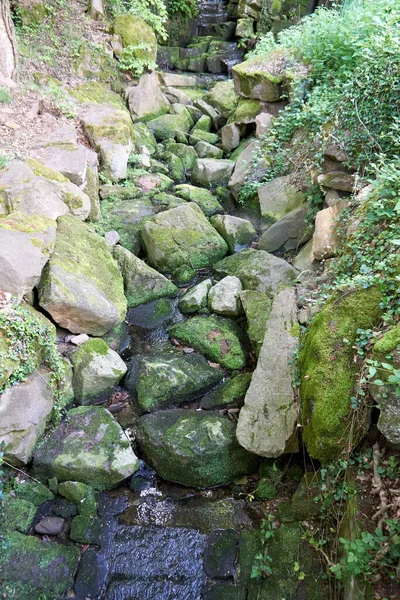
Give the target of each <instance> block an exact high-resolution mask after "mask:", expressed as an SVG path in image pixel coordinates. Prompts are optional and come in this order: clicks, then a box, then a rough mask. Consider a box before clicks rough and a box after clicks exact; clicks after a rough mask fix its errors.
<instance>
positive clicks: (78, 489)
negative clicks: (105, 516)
mask: <svg viewBox="0 0 400 600" xmlns="http://www.w3.org/2000/svg"><path fill="white" fill-rule="evenodd" d="M58 493H59V494H60V495H61V496H64V498H67V500H69V501H70V502H72V503H73V504H75V505H76V507H77V508H78V512H79V514H80V515H83V516H85V517H89V518H94V517H95V516H96V514H97V511H96V500H95V497H94V494H93V490H92V488H91V487H89V486H88V485H86V484H85V483H81V482H80V481H64V482H63V483H60V485H59V486H58Z"/></svg>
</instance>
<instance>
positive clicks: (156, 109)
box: [127, 72, 170, 121]
mask: <svg viewBox="0 0 400 600" xmlns="http://www.w3.org/2000/svg"><path fill="white" fill-rule="evenodd" d="M127 100H128V106H129V111H130V113H131V116H132V119H133V121H137V120H140V119H154V118H156V117H159V116H160V115H163V114H165V113H167V112H168V111H169V108H170V103H169V101H168V99H167V98H166V97H165V95H164V94H163V93H162V91H161V90H160V88H159V87H158V80H157V75H156V73H155V72H153V73H145V74H144V75H142V76H141V78H140V79H139V83H138V85H136V86H135V87H132V88H129V92H128V94H127Z"/></svg>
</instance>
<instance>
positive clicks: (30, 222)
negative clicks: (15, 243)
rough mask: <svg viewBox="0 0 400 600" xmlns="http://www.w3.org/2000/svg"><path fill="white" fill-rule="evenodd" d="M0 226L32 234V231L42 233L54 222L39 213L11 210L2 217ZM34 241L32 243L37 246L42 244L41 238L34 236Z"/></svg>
mask: <svg viewBox="0 0 400 600" xmlns="http://www.w3.org/2000/svg"><path fill="white" fill-rule="evenodd" d="M0 227H1V228H2V229H9V230H11V231H21V232H22V233H28V234H34V233H44V232H46V231H47V230H48V229H51V228H54V227H55V222H54V221H53V220H52V219H48V218H47V217H42V216H41V215H27V214H25V213H21V212H12V213H10V214H9V215H7V217H6V218H5V219H2V221H1V222H0ZM34 239H35V240H36V242H34V241H33V240H31V241H32V243H33V244H34V245H35V246H37V245H39V244H38V243H37V242H39V243H40V245H43V241H42V240H37V238H34Z"/></svg>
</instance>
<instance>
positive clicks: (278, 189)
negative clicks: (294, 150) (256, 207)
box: [257, 175, 305, 231]
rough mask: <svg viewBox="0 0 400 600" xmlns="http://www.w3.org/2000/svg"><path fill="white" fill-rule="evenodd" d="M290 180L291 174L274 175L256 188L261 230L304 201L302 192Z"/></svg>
mask: <svg viewBox="0 0 400 600" xmlns="http://www.w3.org/2000/svg"><path fill="white" fill-rule="evenodd" d="M292 182H293V176H292V175H284V176H282V177H276V179H273V180H272V181H270V182H268V183H265V184H264V185H261V186H260V187H259V188H258V190H257V193H258V200H259V204H260V213H261V228H262V230H263V231H265V230H266V229H268V227H270V226H271V225H273V224H274V223H276V221H279V219H282V217H284V216H285V215H286V214H287V213H288V212H290V211H292V210H294V209H295V208H298V207H299V206H301V205H302V204H303V203H304V201H305V196H304V194H303V193H302V192H299V191H298V190H297V188H296V187H295V185H294V184H293V183H292Z"/></svg>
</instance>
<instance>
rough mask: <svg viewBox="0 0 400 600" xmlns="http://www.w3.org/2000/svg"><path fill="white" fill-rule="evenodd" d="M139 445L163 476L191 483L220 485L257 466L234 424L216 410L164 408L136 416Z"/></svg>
mask: <svg viewBox="0 0 400 600" xmlns="http://www.w3.org/2000/svg"><path fill="white" fill-rule="evenodd" d="M140 428H141V431H140V434H139V445H140V448H141V450H142V452H143V454H144V456H145V459H146V461H147V462H148V463H149V464H150V465H152V466H153V467H154V468H155V469H156V471H157V473H159V474H160V475H161V476H162V477H164V478H165V479H168V480H170V481H176V482H178V483H181V484H183V485H189V486H194V487H210V486H214V485H222V484H224V483H228V482H229V481H232V480H234V479H236V478H237V477H240V476H242V475H244V474H246V473H252V472H253V471H254V470H255V469H256V468H257V462H258V459H257V457H256V456H254V455H252V454H250V453H248V452H246V450H244V449H243V448H241V447H240V446H239V445H238V443H237V441H236V437H235V426H234V425H233V423H232V422H231V421H230V420H229V419H225V418H224V417H221V416H220V415H219V414H218V413H217V414H215V413H209V412H207V413H203V412H190V411H185V410H168V411H162V412H159V413H154V414H151V415H145V416H144V417H142V418H141V420H140Z"/></svg>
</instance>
